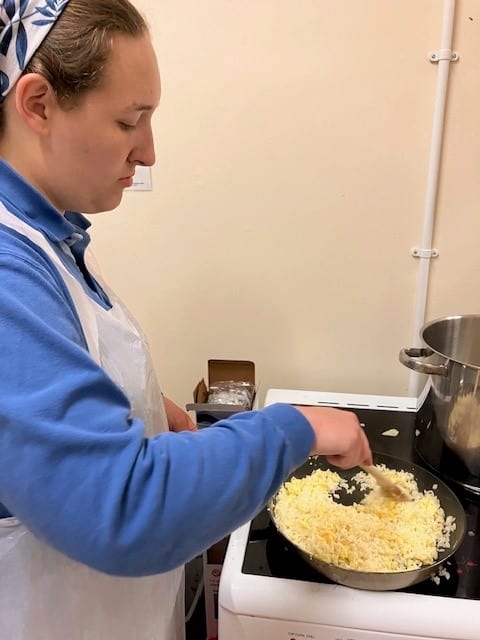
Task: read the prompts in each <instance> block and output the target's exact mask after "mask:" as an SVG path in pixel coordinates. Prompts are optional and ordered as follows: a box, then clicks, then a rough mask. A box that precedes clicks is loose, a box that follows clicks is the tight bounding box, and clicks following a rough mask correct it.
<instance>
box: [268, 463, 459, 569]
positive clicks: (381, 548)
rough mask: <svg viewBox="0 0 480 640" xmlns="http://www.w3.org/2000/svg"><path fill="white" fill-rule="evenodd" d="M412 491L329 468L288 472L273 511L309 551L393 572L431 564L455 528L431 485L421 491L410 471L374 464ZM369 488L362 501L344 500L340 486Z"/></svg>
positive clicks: (348, 565)
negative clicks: (394, 493)
mask: <svg viewBox="0 0 480 640" xmlns="http://www.w3.org/2000/svg"><path fill="white" fill-rule="evenodd" d="M377 466H378V468H379V469H381V470H382V471H383V472H384V473H385V474H386V475H387V476H388V477H389V478H391V479H392V480H393V481H394V482H395V483H396V484H398V485H399V486H400V487H402V488H403V489H404V490H405V491H406V492H407V493H408V494H409V495H410V497H411V500H410V501H407V502H401V501H398V500H396V499H395V498H393V497H391V496H389V495H387V494H386V493H385V492H384V491H383V490H382V489H381V488H379V487H378V485H377V484H376V482H375V480H374V479H373V478H371V477H370V476H369V475H368V474H366V473H364V472H360V473H358V474H356V475H355V476H354V478H353V479H352V481H353V482H352V481H351V482H350V483H348V482H347V481H346V480H345V479H343V478H341V476H340V475H339V474H338V473H336V472H334V471H331V470H320V469H318V470H315V471H313V473H312V474H310V475H308V476H306V477H305V478H300V479H299V478H292V479H291V480H290V481H288V482H286V483H284V485H283V486H282V488H281V489H280V491H279V492H278V495H277V499H276V503H275V506H274V517H275V521H276V523H277V526H278V528H279V530H280V531H281V532H282V533H283V534H284V535H285V536H286V537H287V538H288V539H289V540H290V541H291V542H293V543H294V544H295V545H297V546H298V547H299V548H300V549H302V550H303V551H304V552H306V553H307V554H310V555H312V556H314V557H316V558H320V559H321V560H323V561H324V562H327V563H329V564H333V565H337V566H340V567H343V568H346V569H354V570H357V571H368V572H397V571H408V570H412V569H417V568H419V567H421V566H423V565H430V564H432V563H433V562H435V560H436V559H437V558H438V552H439V551H440V550H441V549H447V548H449V546H450V541H449V540H450V532H451V531H453V530H454V529H455V522H454V518H453V517H452V516H447V517H446V516H445V513H444V511H443V509H442V508H441V506H440V503H439V501H438V498H437V496H436V495H435V494H434V492H433V491H424V492H419V490H418V487H417V484H416V482H415V479H414V477H413V475H412V474H411V473H408V472H405V471H395V470H392V469H388V468H387V467H385V466H384V465H377ZM356 485H358V486H360V488H362V489H365V490H369V493H367V495H366V496H365V497H364V498H363V499H362V501H361V502H358V503H355V504H353V505H349V506H345V505H343V504H340V503H339V502H336V501H335V496H336V495H337V496H338V491H340V490H341V491H346V492H347V493H352V492H353V491H355V489H356Z"/></svg>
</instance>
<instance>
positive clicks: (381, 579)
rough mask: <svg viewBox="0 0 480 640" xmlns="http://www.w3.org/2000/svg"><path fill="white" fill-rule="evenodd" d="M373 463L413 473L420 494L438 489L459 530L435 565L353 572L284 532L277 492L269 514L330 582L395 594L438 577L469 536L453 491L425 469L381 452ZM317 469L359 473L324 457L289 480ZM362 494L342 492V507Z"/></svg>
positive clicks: (310, 462)
mask: <svg viewBox="0 0 480 640" xmlns="http://www.w3.org/2000/svg"><path fill="white" fill-rule="evenodd" d="M374 463H375V464H385V465H386V466H387V467H388V468H390V469H396V470H397V471H408V472H410V473H413V475H414V477H415V481H416V482H417V486H418V488H419V490H420V491H426V490H427V491H428V490H431V489H432V488H433V487H435V489H434V491H435V494H436V495H437V497H438V500H439V502H440V505H441V507H442V508H443V510H444V511H445V514H446V515H449V516H453V517H454V518H455V524H456V528H455V530H454V531H452V533H451V534H450V547H449V548H448V549H444V550H443V551H440V552H439V555H438V558H437V560H436V561H435V562H434V563H433V564H430V565H424V566H422V567H420V568H418V569H412V570H410V571H396V572H394V573H384V572H378V573H373V572H370V571H355V570H354V569H345V568H343V567H338V566H336V565H333V564H329V563H328V562H325V561H324V560H322V559H321V558H319V557H316V556H312V555H311V554H309V553H307V552H306V551H304V550H303V549H301V548H300V547H298V545H296V544H295V543H294V542H293V541H292V540H290V539H289V537H288V536H286V535H285V534H284V533H283V532H282V528H281V526H280V525H279V524H278V522H277V521H276V518H275V504H276V501H277V496H278V491H277V493H276V494H275V495H274V496H273V497H272V498H271V499H270V501H269V503H268V510H269V512H270V518H271V519H272V522H273V524H274V525H275V527H276V528H277V530H278V532H279V533H280V534H281V535H282V536H283V537H284V538H286V539H287V540H288V541H289V542H290V544H292V545H293V546H294V547H295V548H296V549H297V551H298V553H299V555H300V556H301V557H302V558H303V559H304V560H305V561H306V562H307V563H308V564H309V565H310V566H312V567H313V568H314V569H316V570H317V571H318V572H319V573H322V574H323V575H325V576H327V578H330V580H333V582H337V583H338V584H343V585H345V586H347V587H353V588H355V589H367V590H369V591H395V590H397V589H405V588H407V587H410V586H411V585H414V584H417V583H418V582H422V581H423V580H426V579H427V578H428V577H429V576H431V575H435V573H436V572H437V571H438V570H439V569H440V567H441V565H442V564H443V563H444V562H445V561H446V560H447V559H448V558H449V557H450V556H452V555H453V554H454V553H455V552H456V551H457V549H458V548H459V546H460V545H461V543H462V540H463V538H464V536H465V533H466V517H465V511H464V509H463V507H462V505H461V503H460V501H459V500H458V498H457V496H456V495H455V494H454V493H453V491H452V490H451V489H450V488H449V487H448V486H447V485H446V484H445V483H444V482H442V481H441V480H440V479H439V478H437V477H436V476H434V475H433V474H432V473H430V472H429V471H427V470H426V469H424V468H423V467H420V466H418V465H416V464H413V462H406V461H405V460H400V459H399V458H394V457H392V456H388V455H385V454H380V453H374ZM316 469H322V470H326V469H330V470H332V471H335V472H336V473H339V474H340V475H341V476H342V477H343V478H345V479H346V480H350V479H351V478H352V476H354V475H355V474H356V473H358V471H359V469H358V467H355V468H353V469H349V470H341V469H338V468H337V467H334V466H332V465H330V464H329V463H328V462H327V461H326V459H325V458H322V457H317V458H310V459H309V460H308V461H307V462H306V463H305V464H303V465H302V466H301V467H299V468H298V469H296V471H294V472H293V473H292V474H291V475H290V476H289V477H288V479H287V481H288V480H290V479H291V478H304V477H305V476H308V475H310V474H311V473H313V471H315V470H316ZM363 495H364V494H363V492H361V491H360V490H358V491H355V492H354V493H346V492H344V491H339V492H338V501H339V502H340V503H341V504H344V505H350V504H353V503H354V502H358V501H359V500H361V498H362V497H363Z"/></svg>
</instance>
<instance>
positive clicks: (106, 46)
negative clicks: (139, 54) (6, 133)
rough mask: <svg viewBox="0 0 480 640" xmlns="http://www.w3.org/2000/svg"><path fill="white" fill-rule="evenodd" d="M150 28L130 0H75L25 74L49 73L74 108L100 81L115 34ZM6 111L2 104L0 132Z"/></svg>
mask: <svg viewBox="0 0 480 640" xmlns="http://www.w3.org/2000/svg"><path fill="white" fill-rule="evenodd" d="M147 31H148V27H147V24H146V22H145V20H144V18H143V17H142V15H141V14H140V13H139V12H138V10H137V9H136V8H135V7H134V6H133V5H132V3H131V2H129V0H70V2H69V3H68V4H67V5H66V7H65V9H64V10H63V12H62V14H61V15H60V17H59V19H58V20H57V23H56V24H55V25H54V26H53V27H52V29H51V31H50V33H49V34H48V36H47V37H46V38H45V40H44V41H43V42H42V44H41V45H40V47H39V48H38V49H37V51H36V52H35V54H34V56H33V57H32V59H31V60H30V62H29V63H28V65H27V66H26V68H25V71H24V74H27V73H39V74H41V75H42V76H44V77H45V78H46V79H47V80H48V81H49V83H50V84H51V86H52V87H53V90H54V91H55V94H56V96H57V98H58V100H59V102H60V103H61V104H62V106H64V107H65V108H72V107H74V106H75V104H77V103H78V100H79V99H80V97H81V96H82V95H83V94H85V93H87V92H88V91H90V90H92V89H94V88H96V87H98V86H99V85H100V83H101V80H102V73H103V69H104V67H105V64H106V63H107V61H108V58H109V55H110V51H111V48H112V39H113V36H114V35H115V34H118V33H121V34H124V35H129V36H132V37H137V36H141V35H142V34H144V33H146V32H147ZM4 115H5V114H4V110H3V107H2V105H0V134H1V133H2V132H3V129H4V125H5V122H4Z"/></svg>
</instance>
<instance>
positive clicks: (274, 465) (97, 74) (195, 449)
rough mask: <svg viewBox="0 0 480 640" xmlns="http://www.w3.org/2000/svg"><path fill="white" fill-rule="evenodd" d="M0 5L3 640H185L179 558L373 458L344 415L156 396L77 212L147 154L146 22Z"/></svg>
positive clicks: (102, 0) (67, 5)
mask: <svg viewBox="0 0 480 640" xmlns="http://www.w3.org/2000/svg"><path fill="white" fill-rule="evenodd" d="M0 10H1V12H0V28H1V36H0V93H1V105H0V272H1V278H0V358H1V363H2V375H1V377H0V503H1V507H0V509H1V513H0V515H1V516H2V517H1V519H0V572H1V576H2V580H1V581H0V639H1V640H7V639H8V640H13V639H14V638H15V640H33V639H34V640H57V639H58V640H59V639H60V638H61V639H62V640H64V639H65V638H69V639H70V640H77V639H87V638H88V640H105V639H106V638H115V640H126V639H127V638H128V639H129V640H131V639H132V638H135V639H136V640H147V639H148V640H152V639H159V640H167V639H168V640H175V639H177V638H178V639H179V638H182V637H183V633H184V628H183V627H184V624H183V589H182V565H183V564H184V563H185V562H186V561H189V560H190V559H192V558H194V557H196V556H197V555H198V554H199V553H200V552H201V551H202V550H204V549H206V548H208V547H209V546H211V545H212V544H213V543H214V542H215V541H218V540H220V539H221V538H223V537H224V536H225V535H227V534H229V533H230V532H231V531H233V530H234V529H235V528H236V527H238V526H240V525H241V524H243V523H245V522H247V521H248V520H249V519H251V518H252V517H253V516H254V515H255V514H256V513H258V511H259V510H260V509H261V508H262V507H263V506H264V505H265V504H266V502H267V500H268V499H269V497H270V496H271V495H272V494H273V493H274V492H275V490H276V489H277V488H278V487H279V486H280V484H281V483H282V481H284V479H285V478H286V477H287V475H288V474H289V473H290V472H291V471H292V470H293V469H295V468H296V467H298V466H299V465H300V464H302V463H303V462H304V461H305V460H306V459H307V458H308V456H309V455H313V454H315V455H325V456H327V458H328V459H329V460H330V461H331V462H332V463H334V464H336V465H338V466H339V467H344V468H347V467H352V466H354V465H356V464H358V463H365V464H370V463H371V462H372V454H371V450H370V447H369V444H368V441H367V438H366V437H365V434H364V432H363V430H362V428H361V426H360V425H359V423H358V420H357V418H356V417H355V415H354V414H353V413H349V412H346V411H341V410H337V409H330V408H307V407H292V406H289V405H282V404H277V405H273V406H269V407H267V408H264V409H261V410H258V411H249V412H244V413H239V414H237V415H235V416H233V417H231V418H229V419H227V420H222V421H220V422H218V423H217V424H216V425H215V426H213V427H211V428H208V429H202V430H198V431H197V430H195V425H194V424H193V422H192V421H191V419H190V418H189V416H188V415H187V414H186V413H185V412H184V411H183V410H182V409H181V408H180V407H179V406H177V405H176V404H175V403H174V402H173V401H172V400H170V399H168V398H165V397H162V395H161V393H160V391H159V388H158V384H157V382H156V378H155V373H154V370H153V367H152V363H151V360H150V356H149V354H148V348H147V344H146V340H145V337H144V336H143V334H142V331H141V329H140V328H139V327H138V325H137V324H136V322H135V320H134V319H133V318H132V316H131V315H130V313H129V312H128V310H127V309H126V308H125V307H124V306H123V305H122V303H121V302H120V301H119V300H118V298H117V297H116V296H115V294H114V293H113V292H112V291H111V290H110V289H109V287H108V286H107V285H106V284H105V283H104V282H103V281H102V280H101V278H100V277H99V276H96V275H95V274H94V271H93V270H92V266H91V261H92V258H91V255H90V246H89V241H90V237H89V233H88V227H89V224H90V223H89V222H88V221H87V218H86V217H84V215H83V214H87V215H88V214H96V213H99V212H103V211H108V210H112V209H114V208H115V207H116V206H117V205H118V204H119V203H120V201H121V199H122V194H123V191H124V189H125V188H126V187H128V186H130V185H131V184H132V176H133V175H134V172H135V168H136V167H137V166H138V165H147V166H150V165H152V164H153V163H154V161H155V153H154V142H153V134H152V124H151V120H152V114H153V112H154V111H155V109H156V108H157V105H158V103H159V100H160V76H159V71H158V66H157V59H156V55H155V52H154V48H153V45H152V40H151V36H150V33H149V29H148V27H147V25H146V22H145V20H144V18H143V17H142V16H141V14H140V13H139V12H138V10H137V9H136V8H135V7H134V6H133V5H132V4H131V3H130V2H129V0H70V1H68V0H29V1H22V2H15V1H14V0H1V1H0ZM125 259H129V258H128V256H125ZM149 295H152V293H150V294H149Z"/></svg>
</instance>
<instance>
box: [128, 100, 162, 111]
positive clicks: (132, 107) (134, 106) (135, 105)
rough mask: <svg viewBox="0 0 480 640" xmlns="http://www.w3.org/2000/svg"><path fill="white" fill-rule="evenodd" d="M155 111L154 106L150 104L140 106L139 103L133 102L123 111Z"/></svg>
mask: <svg viewBox="0 0 480 640" xmlns="http://www.w3.org/2000/svg"><path fill="white" fill-rule="evenodd" d="M154 109H155V107H154V105H151V104H141V103H139V102H133V103H132V104H130V105H128V107H126V108H125V111H153V110H154Z"/></svg>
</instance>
